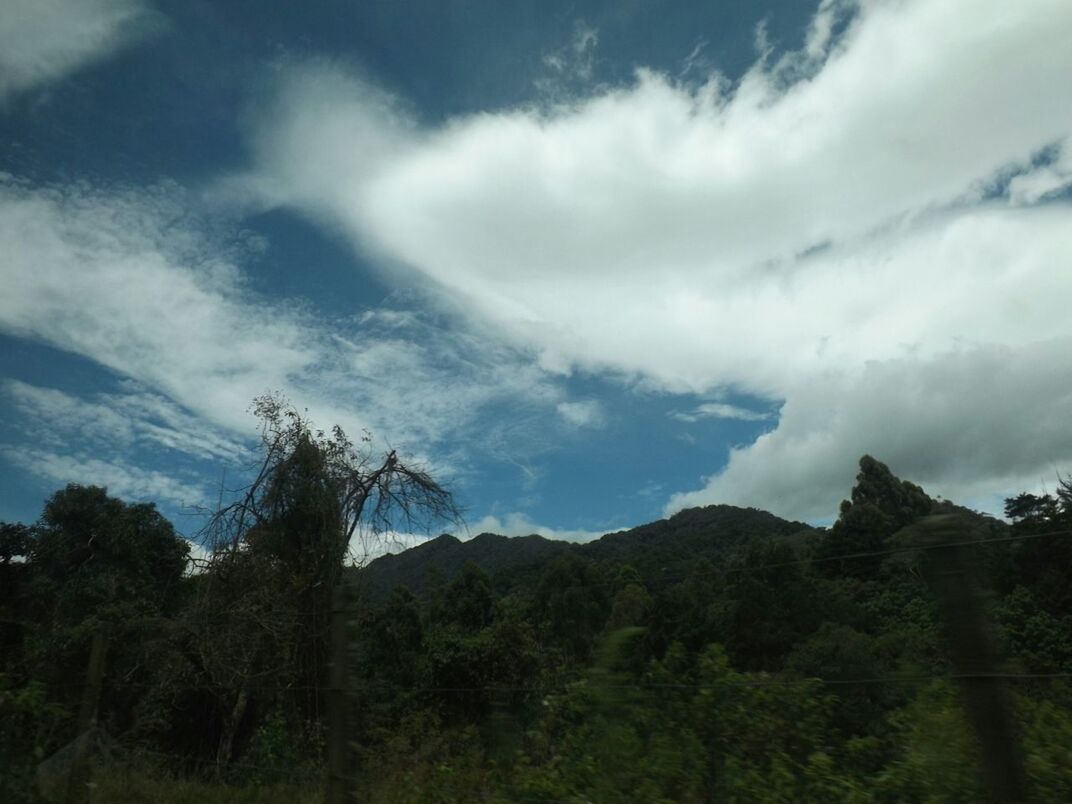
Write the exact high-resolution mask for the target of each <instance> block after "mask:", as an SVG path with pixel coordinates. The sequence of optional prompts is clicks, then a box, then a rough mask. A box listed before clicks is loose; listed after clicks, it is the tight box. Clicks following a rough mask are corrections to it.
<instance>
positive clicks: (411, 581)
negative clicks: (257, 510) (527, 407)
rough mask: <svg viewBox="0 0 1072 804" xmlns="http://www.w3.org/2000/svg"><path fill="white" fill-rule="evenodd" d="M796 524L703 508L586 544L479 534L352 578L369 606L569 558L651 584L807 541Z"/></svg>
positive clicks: (416, 551) (443, 539) (386, 561)
mask: <svg viewBox="0 0 1072 804" xmlns="http://www.w3.org/2000/svg"><path fill="white" fill-rule="evenodd" d="M815 531H816V529H815V528H812V527H811V526H809V525H806V524H804V523H803V522H790V521H787V520H784V519H780V518H779V517H776V516H774V515H773V514H770V513H767V512H766V511H760V510H757V509H755V508H736V507H734V506H731V505H710V506H706V507H704V508H690V509H687V510H684V511H681V512H679V513H677V514H674V515H673V516H672V517H670V518H669V519H660V520H658V521H656V522H651V523H648V524H646V525H640V526H639V527H636V528H632V529H630V530H625V531H619V532H617V533H609V534H607V535H605V536H602V537H601V538H599V539H597V540H595V541H593V542H588V543H587V544H570V543H567V542H560V541H553V540H550V539H545V538H543V537H542V536H537V535H532V536H521V537H514V538H510V537H506V536H499V535H496V534H492V533H482V534H480V535H479V536H476V537H475V538H473V539H470V540H469V541H465V542H463V541H460V540H459V539H457V538H455V537H454V536H450V535H447V534H444V535H442V536H439V537H437V538H435V539H432V540H431V541H429V542H426V543H425V544H422V545H419V546H417V547H413V548H410V549H409V550H406V551H404V552H402V553H399V554H397V555H388V556H383V557H381V558H378V559H376V560H375V561H373V562H372V563H370V564H369V565H368V566H367V567H365V568H364V569H362V570H361V571H360V572H359V573H358V578H359V579H360V582H361V585H362V587H363V588H364V589H366V590H367V592H368V593H369V594H370V596H371V597H373V598H380V597H382V596H383V595H385V594H386V593H388V592H390V591H391V590H392V589H393V588H395V587H396V586H405V587H408V588H409V589H410V591H412V592H413V593H414V594H417V595H420V594H422V593H423V592H424V591H425V586H426V579H427V578H428V576H429V574H430V573H434V574H435V575H437V576H438V579H439V580H440V581H442V582H449V581H450V580H451V579H453V578H454V577H455V576H456V575H457V574H458V573H459V572H460V571H461V568H462V567H463V566H464V565H465V563H466V562H467V561H472V562H473V563H475V564H476V565H477V566H479V567H480V568H481V569H483V570H484V571H485V572H486V573H488V575H490V576H492V577H493V578H497V580H498V581H499V582H498V583H497V584H496V586H498V587H500V589H501V590H502V589H504V588H506V587H510V586H513V585H514V584H515V583H519V582H525V581H527V580H529V579H532V578H534V577H535V576H538V574H539V572H540V570H541V568H542V566H543V565H545V564H546V563H547V562H548V561H550V560H552V559H554V558H556V557H558V556H561V555H563V554H565V553H569V552H573V553H575V554H576V555H579V556H580V557H582V558H585V559H588V560H590V561H594V562H597V563H598V562H604V561H606V562H614V563H622V564H630V565H632V566H633V567H634V568H635V569H636V570H637V571H638V572H639V573H640V574H641V576H643V577H645V578H647V579H657V578H658V577H660V576H661V575H662V574H664V573H671V574H676V573H683V572H687V571H688V569H689V567H690V566H692V565H694V564H695V563H696V562H697V561H700V560H704V559H706V560H711V561H717V560H718V559H719V558H721V557H722V556H724V555H725V554H726V553H727V552H728V551H730V550H732V549H733V548H735V547H737V546H739V545H741V544H743V543H745V542H747V541H750V540H752V539H787V538H788V539H795V538H797V537H800V538H803V537H805V536H806V535H807V534H809V533H814V532H815Z"/></svg>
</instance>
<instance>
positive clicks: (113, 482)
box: [0, 444, 209, 508]
mask: <svg viewBox="0 0 1072 804" xmlns="http://www.w3.org/2000/svg"><path fill="white" fill-rule="evenodd" d="M0 455H3V456H4V458H6V459H7V460H8V461H9V462H11V463H12V464H14V465H15V466H18V467H19V468H20V469H22V470H24V471H26V472H29V473H30V474H32V475H36V476H37V477H39V478H41V479H43V480H46V481H48V482H49V483H53V484H56V485H63V484H67V483H80V484H82V485H93V486H105V487H107V489H108V491H109V493H111V494H112V495H113V496H116V497H120V498H122V499H125V500H136V501H141V502H160V503H165V504H167V505H170V506H174V507H176V508H183V507H187V506H203V505H205V504H206V503H207V502H209V500H207V499H206V491H205V487H204V485H203V484H202V482H201V478H199V477H198V476H196V475H193V476H190V477H187V478H185V479H183V478H177V477H174V476H173V474H171V473H165V472H160V471H158V470H155V469H146V468H144V467H136V466H132V465H131V464H130V463H129V462H128V461H125V460H121V459H118V460H108V459H103V458H100V457H98V456H95V455H90V454H87V453H85V452H67V451H53V450H49V449H42V448H39V447H34V446H26V445H23V446H12V445H6V444H5V445H0Z"/></svg>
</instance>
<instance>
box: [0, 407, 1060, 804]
mask: <svg viewBox="0 0 1072 804" xmlns="http://www.w3.org/2000/svg"><path fill="white" fill-rule="evenodd" d="M264 405H267V407H265V406H264ZM261 412H262V413H266V414H268V416H269V419H268V421H267V423H266V430H265V434H266V449H267V451H268V458H267V459H266V463H265V466H264V472H263V473H262V476H261V478H260V480H259V481H258V482H259V485H257V486H256V488H255V490H254V492H253V493H252V495H251V496H248V497H246V498H245V499H244V500H243V501H241V502H240V503H239V504H238V505H237V507H235V508H232V509H230V513H229V515H228V516H229V517H230V518H225V519H222V520H217V526H218V529H217V535H221V536H223V537H231V538H221V540H220V541H221V545H222V549H220V550H219V551H218V552H217V553H216V555H215V556H214V557H213V559H212V561H211V562H209V565H208V567H207V569H205V571H203V572H201V573H200V574H197V575H195V576H193V577H189V576H185V575H184V568H185V564H186V560H185V557H186V546H185V543H184V542H183V541H182V540H181V539H179V538H178V537H177V536H176V535H175V533H174V531H173V530H172V529H171V526H170V525H169V524H168V523H167V522H166V521H164V520H163V518H162V517H160V515H159V514H158V513H157V512H156V511H155V509H154V508H152V506H146V505H128V504H126V503H123V502H121V501H118V500H114V499H112V498H110V497H108V496H107V494H106V493H105V492H104V490H103V489H95V488H93V487H85V488H83V487H77V486H72V487H68V488H67V489H65V490H62V491H60V492H58V493H57V494H56V495H54V497H53V498H52V499H51V500H50V501H49V503H48V505H47V506H46V509H45V512H44V513H43V515H42V518H41V521H40V522H38V523H37V524H35V525H33V526H31V527H23V526H13V525H0V573H3V580H5V582H6V583H7V585H6V586H5V587H4V589H3V590H2V591H0V594H2V595H3V596H2V597H0V605H2V606H3V612H4V616H5V617H6V618H9V619H10V620H11V622H12V625H10V626H9V627H6V629H5V630H4V631H3V632H2V639H3V642H2V645H3V647H4V655H3V657H2V665H0V751H2V755H0V762H2V764H3V767H4V768H5V773H4V774H3V776H2V777H0V785H3V787H0V798H4V800H26V799H27V797H28V796H29V795H30V793H29V791H30V788H31V787H32V776H33V769H34V766H35V764H36V762H38V761H39V760H40V759H41V758H42V757H44V756H47V755H48V754H49V753H51V752H52V751H54V750H55V749H56V748H57V747H59V746H60V745H62V744H66V743H68V742H69V741H70V739H71V737H72V736H73V734H72V733H71V732H72V730H73V724H72V718H71V714H70V713H71V712H72V711H74V710H75V709H76V708H77V704H78V698H79V694H80V691H81V687H82V684H83V680H84V675H85V669H86V654H87V648H88V644H89V640H90V638H91V636H92V634H93V633H94V632H95V631H96V630H97V629H98V628H99V627H100V626H101V625H102V624H108V625H109V627H110V629H111V634H112V638H111V645H110V649H109V667H108V674H107V677H106V680H105V695H104V698H103V705H102V709H101V722H102V724H103V726H104V729H105V731H107V732H108V733H109V734H113V735H114V736H115V738H116V740H117V741H118V744H119V745H120V746H122V751H121V752H120V753H119V754H118V759H117V758H116V757H113V758H112V761H113V763H114V764H113V765H112V766H109V767H103V768H98V771H99V772H98V774H97V782H98V788H97V789H98V796H100V797H103V799H104V800H110V801H120V802H122V801H145V800H152V801H162V802H168V801H207V802H213V801H220V802H225V801H226V802H243V801H254V800H257V801H261V800H266V801H271V800H279V801H283V800H286V801H302V800H314V799H316V800H318V799H319V797H320V795H321V785H322V782H323V780H324V778H325V769H324V767H323V761H322V755H323V748H324V734H325V726H326V713H327V704H328V701H329V699H328V698H327V696H326V695H325V694H324V693H325V687H324V685H325V681H326V675H327V673H326V671H327V668H328V660H329V658H330V656H329V652H328V629H327V625H328V622H329V620H328V616H329V614H330V612H331V607H332V606H333V605H334V604H333V603H332V601H331V598H330V596H329V595H328V594H327V592H328V591H329V590H330V589H331V588H332V586H333V585H334V582H335V581H336V580H338V579H339V578H340V577H342V571H341V562H342V551H343V550H344V545H345V543H346V533H347V529H348V527H349V525H350V524H352V523H353V522H355V521H356V520H355V517H360V516H364V513H363V512H367V511H368V510H369V509H367V508H362V505H364V504H365V503H361V504H358V503H356V502H355V499H356V498H354V497H349V498H348V497H347V495H351V494H356V495H358V496H360V495H361V494H366V495H368V496H367V499H366V502H367V503H368V504H369V505H372V506H373V509H376V506H377V505H378V503H377V502H376V499H377V495H379V494H386V495H387V497H385V498H384V499H387V498H389V495H390V493H391V489H393V488H397V487H396V486H390V485H386V486H379V485H377V483H378V482H379V481H378V480H375V479H374V476H375V475H376V473H377V472H381V473H388V474H390V473H393V472H395V471H396V469H397V467H398V466H399V464H398V461H397V458H396V457H394V456H393V453H392V454H391V455H390V456H388V457H387V458H385V459H384V462H383V463H378V462H376V461H373V462H371V463H368V462H367V461H366V462H365V463H361V461H362V460H364V459H365V458H368V456H367V455H365V457H364V458H362V457H361V455H362V454H363V453H361V451H360V449H355V448H354V447H353V445H351V444H350V443H349V442H348V441H346V440H345V436H343V435H341V433H339V432H337V433H335V434H332V435H324V434H323V433H319V432H317V431H313V430H311V429H310V428H309V427H308V425H307V423H306V422H305V420H304V419H303V418H302V417H301V416H298V415H297V414H296V413H294V412H293V411H292V410H289V409H288V408H286V407H285V406H279V405H278V400H276V401H275V402H271V404H269V403H267V402H265V403H262V408H261ZM406 471H409V470H406ZM420 477H421V476H419V475H412V476H409V478H410V480H414V478H416V479H417V480H420ZM396 479H397V478H396ZM392 482H394V481H392ZM422 482H423V481H422ZM412 488H417V489H419V488H421V487H420V484H419V483H418V485H417V486H415V487H412ZM436 488H438V487H436ZM425 490H426V491H427V490H428V489H427V488H425ZM436 499H439V498H436V497H434V495H433V498H432V499H431V503H432V505H433V507H434V506H435V505H436V504H437V503H436ZM440 502H442V500H440ZM243 506H245V507H244V508H243ZM1070 509H1072V489H1069V488H1068V487H1067V485H1066V484H1063V485H1061V487H1060V490H1059V492H1058V493H1057V495H1056V496H1055V497H1052V498H1051V497H1046V498H1036V497H1031V496H1030V495H1021V496H1019V497H1016V498H1013V499H1012V500H1010V504H1009V508H1008V511H1009V513H1010V516H1011V517H1012V518H1013V519H1014V520H1015V521H1014V524H1013V525H1012V526H1011V527H1010V526H1008V525H1006V524H1004V523H1000V522H995V521H987V520H984V519H983V518H981V517H978V516H975V515H971V514H970V512H968V513H966V512H965V511H963V510H962V509H957V508H956V507H955V506H952V504H950V503H942V504H940V505H937V504H935V503H933V502H932V501H931V500H930V498H929V497H927V495H926V494H925V493H924V492H923V491H922V490H921V489H919V488H918V487H917V486H914V485H913V484H911V483H906V482H904V481H901V480H899V479H898V478H896V477H894V476H893V475H892V474H891V473H890V472H889V469H888V468H887V467H885V466H884V465H883V464H881V463H879V462H878V461H875V460H873V459H871V458H868V457H865V458H864V459H863V460H862V461H861V465H860V474H859V476H858V477H857V482H856V486H855V487H854V489H853V491H852V494H851V501H849V502H846V503H845V505H844V506H843V510H842V514H841V517H840V518H839V520H838V522H837V523H836V524H835V525H834V526H833V527H832V528H831V529H830V530H829V531H823V530H816V529H811V528H808V527H807V526H804V525H801V524H800V523H790V522H785V521H783V520H778V519H777V518H776V517H773V516H771V515H769V514H765V513H763V512H758V511H753V510H748V509H733V508H731V507H729V506H714V507H710V508H707V509H697V510H695V511H690V512H682V513H681V514H679V515H676V516H675V517H673V518H671V519H670V520H667V521H665V522H661V523H653V524H651V525H647V526H642V527H640V528H636V529H633V530H632V531H629V532H627V533H624V534H619V535H618V536H609V537H606V538H605V539H603V540H600V542H599V543H596V544H594V545H589V546H586V547H571V546H567V545H553V546H551V547H549V546H548V543H545V541H546V540H539V539H538V537H532V538H529V539H523V540H518V541H517V542H512V541H511V540H507V539H505V538H502V537H495V536H492V535H482V536H480V537H477V539H474V540H471V541H470V542H461V541H459V540H457V539H454V538H453V537H449V536H441V537H439V538H438V539H434V540H430V541H429V542H428V543H427V544H425V545H424V546H422V548H420V549H419V550H415V551H412V552H411V553H409V554H403V555H402V556H397V557H394V558H393V559H391V560H390V561H387V562H385V564H384V565H383V566H387V567H390V568H392V569H391V570H390V571H389V572H386V573H385V574H384V575H383V576H382V577H381V580H383V579H385V578H395V579H396V580H403V581H405V580H406V579H410V581H412V579H414V578H416V579H418V580H417V581H412V582H410V583H408V588H407V584H406V583H403V585H401V586H398V587H397V588H394V589H393V591H392V589H391V587H386V588H381V587H378V586H377V585H376V583H370V584H368V585H367V587H366V588H367V589H368V590H369V594H368V595H367V596H366V597H364V598H362V599H361V600H360V601H359V602H352V603H349V604H347V605H348V608H349V609H350V611H351V612H352V617H351V622H350V624H349V628H350V631H349V634H350V646H351V650H350V652H349V654H348V662H349V679H348V686H349V691H350V693H351V696H350V703H351V705H352V707H353V714H354V715H355V716H354V717H353V718H352V722H351V724H350V731H349V735H348V736H349V737H350V740H351V746H352V748H353V750H354V755H355V757H356V759H357V762H356V764H355V766H354V768H353V774H354V779H353V784H354V788H355V791H356V793H357V795H358V798H359V799H360V800H367V801H376V802H426V801H430V802H454V801H457V802H462V801H474V800H478V801H489V802H499V801H501V802H507V801H517V800H526V799H542V800H548V799H549V800H557V801H567V802H591V801H599V802H615V801H621V802H626V801H630V802H631V801H646V802H678V801H681V802H690V801H695V802H752V801H784V802H845V803H846V804H857V803H858V802H865V801H880V802H901V801H909V802H939V801H941V802H946V801H952V802H955V801H978V800H982V799H984V798H985V792H986V791H985V790H984V789H983V782H982V779H983V775H982V773H981V772H980V771H981V769H980V765H979V763H980V750H979V747H978V746H977V745H976V740H975V736H974V733H973V732H972V730H971V728H970V727H969V725H968V722H967V720H966V718H965V714H964V705H963V701H962V699H961V694H960V692H961V690H960V689H959V688H958V687H956V686H955V685H954V684H953V683H951V682H949V681H943V680H942V677H943V676H946V675H947V674H948V673H949V671H950V669H951V667H950V660H949V658H948V656H947V649H946V642H947V636H948V635H947V634H946V633H944V631H943V627H945V626H942V627H940V623H945V622H946V619H945V618H944V616H943V614H944V612H943V611H941V609H940V605H942V604H941V603H940V601H939V600H937V599H936V598H935V597H934V596H933V594H932V592H931V590H930V588H929V587H928V585H927V583H925V581H924V579H925V578H926V577H927V568H928V564H927V563H926V562H927V561H928V554H927V553H926V552H925V551H920V550H897V551H896V553H895V554H888V553H889V552H890V548H892V547H898V548H900V547H904V546H905V545H906V544H907V542H906V540H907V539H908V538H910V537H912V536H913V534H914V533H915V531H916V530H918V526H914V524H913V523H916V522H917V521H918V518H919V517H923V516H928V515H931V514H932V513H933V512H935V511H936V510H940V511H941V512H945V513H952V514H956V517H955V520H956V521H957V522H961V523H967V524H966V525H964V526H963V527H964V530H965V532H964V539H965V541H967V542H969V543H970V542H971V541H972V540H976V539H982V538H987V537H989V536H994V535H999V536H1000V535H1008V534H1012V535H1017V534H1019V535H1025V536H1031V537H1032V538H1030V539H1025V540H1023V541H1011V542H996V543H989V544H985V545H977V546H970V547H965V548H963V549H964V550H965V551H966V552H967V553H968V554H969V555H971V556H972V557H973V559H972V560H973V561H975V562H976V563H975V565H974V566H973V570H974V571H975V575H976V576H977V577H978V578H979V579H980V580H981V583H982V584H983V585H984V587H985V589H984V590H983V597H984V599H985V601H986V607H987V611H988V612H989V614H990V616H991V617H992V620H993V624H994V635H995V637H996V638H997V639H996V642H997V644H998V645H999V646H1000V647H1001V648H1002V650H1003V655H1004V660H1005V664H1004V665H1003V666H1002V669H1008V670H1010V671H1013V672H1015V671H1019V670H1022V671H1024V672H1031V673H1055V674H1059V673H1066V672H1069V671H1070V670H1072V593H1070V592H1069V589H1070V588H1072V585H1070V584H1068V577H1067V573H1068V567H1069V566H1072V553H1069V549H1070V548H1069V547H1068V545H1069V544H1072V542H1070V541H1068V540H1062V539H1060V538H1057V537H1056V536H1052V535H1051V536H1046V535H1044V534H1046V533H1049V532H1051V531H1055V530H1058V529H1059V526H1061V525H1062V524H1063V523H1066V522H1067V521H1068V520H1069V517H1070V516H1072V510H1070ZM376 510H379V509H376ZM373 513H374V514H375V511H374V512H373ZM376 515H385V514H384V511H382V510H379V514H376ZM944 521H946V520H943V522H944ZM949 521H952V520H949ZM381 522H382V520H381ZM958 527H959V526H958ZM515 544H516V550H517V555H511V551H512V550H514V549H515V548H514V547H512V545H515ZM467 545H469V546H467ZM474 545H475V546H474ZM859 552H879V553H883V555H878V556H864V557H862V558H846V556H847V555H849V554H854V553H859ZM474 557H475V558H477V559H479V558H481V557H483V558H484V559H485V560H483V561H480V560H472V561H467V560H466V559H471V558H474ZM931 566H932V568H933V565H931ZM373 575H374V573H373V574H370V575H368V576H364V575H363V574H361V573H358V574H357V576H356V577H357V578H358V579H362V578H365V577H367V578H372V577H373ZM423 578H429V579H430V581H429V582H428V583H424V582H423V581H421V580H420V579H423ZM377 583H378V582H377ZM1011 697H1012V699H1013V700H1014V702H1015V709H1014V714H1015V719H1016V724H1017V729H1018V732H1017V735H1018V739H1019V740H1020V743H1021V745H1022V748H1023V754H1024V757H1025V763H1026V775H1027V779H1028V783H1029V785H1030V795H1031V800H1035V801H1067V800H1072V771H1070V770H1069V769H1070V768H1072V754H1070V753H1069V750H1070V749H1069V746H1070V745H1072V715H1070V714H1069V713H1070V712H1072V688H1070V687H1069V686H1068V685H1067V684H1064V683H1063V682H1060V681H1053V680H1042V679H1039V680H1037V681H1033V682H1031V683H1026V682H1023V681H1022V680H1021V681H1020V682H1017V684H1016V687H1015V694H1013V695H1012V696H1011ZM135 757H139V758H141V759H140V761H135V760H134V759H133V758H135ZM296 780H300V782H298V783H296Z"/></svg>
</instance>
